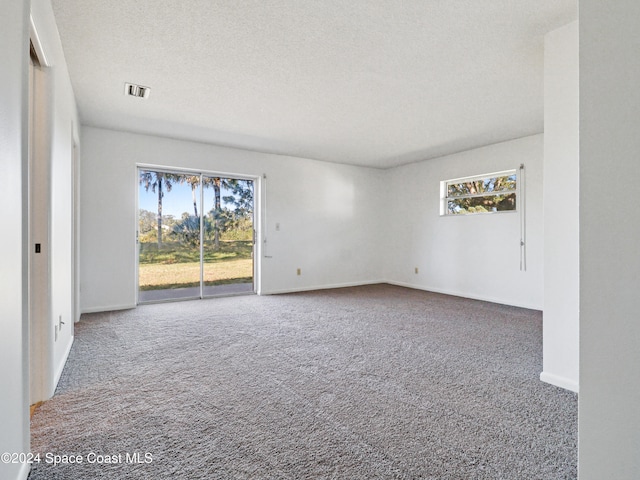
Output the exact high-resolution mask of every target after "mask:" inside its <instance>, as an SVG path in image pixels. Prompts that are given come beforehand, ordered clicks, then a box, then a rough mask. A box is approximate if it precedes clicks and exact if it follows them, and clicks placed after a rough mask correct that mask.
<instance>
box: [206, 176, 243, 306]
mask: <svg viewBox="0 0 640 480" xmlns="http://www.w3.org/2000/svg"><path fill="white" fill-rule="evenodd" d="M202 185H203V193H202V199H203V200H202V202H203V212H204V222H203V224H204V232H203V233H204V235H203V237H204V239H203V240H204V241H203V256H202V260H203V287H202V288H203V296H213V295H231V294H237V293H252V292H254V285H253V249H254V244H253V241H254V234H253V232H254V230H253V227H254V226H253V212H254V195H253V192H254V185H253V181H252V180H243V179H235V178H223V177H214V176H203V177H202Z"/></svg>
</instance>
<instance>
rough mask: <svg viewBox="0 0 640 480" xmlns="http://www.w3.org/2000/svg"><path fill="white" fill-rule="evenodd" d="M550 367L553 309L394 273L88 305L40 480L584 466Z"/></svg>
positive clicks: (39, 425) (538, 473)
mask: <svg viewBox="0 0 640 480" xmlns="http://www.w3.org/2000/svg"><path fill="white" fill-rule="evenodd" d="M541 369H542V321H541V314H540V312H535V311H531V310H524V309H519V308H515V307H508V306H503V305H496V304H490V303H485V302H480V301H475V300H468V299H462V298H457V297H450V296H446V295H439V294H433V293H428V292H421V291H415V290H409V289H404V288H400V287H394V286H389V285H375V286H370V287H358V288H346V289H339V290H327V291H318V292H310V293H299V294H292V295H277V296H267V297H259V296H245V297H232V298H218V299H212V300H196V301H190V302H182V303H170V304H157V305H146V306H142V307H139V308H137V309H136V310H130V311H122V312H113V313H102V314H91V315H83V317H82V321H81V322H80V323H79V324H77V326H76V339H75V343H74V346H73V349H72V351H71V354H70V358H69V360H68V362H67V365H66V368H65V370H64V373H63V375H62V379H61V381H60V384H59V387H58V390H57V393H56V396H55V397H54V398H53V399H52V400H50V401H48V402H46V403H45V404H44V405H43V406H41V407H40V408H39V409H38V410H37V411H36V413H35V415H34V417H33V419H32V425H31V427H32V451H33V452H40V453H41V454H42V455H45V453H47V452H50V453H53V454H58V455H82V461H83V463H82V464H79V465H77V464H76V465H72V464H66V465H58V466H53V465H51V464H47V463H46V462H45V461H44V459H45V457H44V456H43V457H42V459H43V461H42V462H41V463H40V464H35V465H34V466H33V469H32V472H31V475H30V477H29V478H30V479H31V480H37V479H47V480H51V479H97V478H105V479H125V478H127V479H128V478H131V479H165V478H166V479H169V478H171V479H176V478H178V479H329V478H333V479H385V478H389V479H394V478H399V479H420V478H423V479H509V480H514V479H527V480H531V479H544V480H550V479H571V478H576V476H577V474H576V455H577V454H576V452H577V449H576V444H577V397H576V395H574V394H572V393H570V392H567V391H564V390H561V389H558V388H556V387H553V386H550V385H547V384H545V383H542V382H540V380H539V374H540V371H541ZM91 453H94V454H100V455H111V456H112V458H111V459H112V460H115V461H116V462H119V461H120V460H121V462H122V463H113V464H104V463H102V464H99V463H88V461H90V460H96V458H95V457H93V456H90V454H91ZM133 453H139V454H140V455H141V456H140V459H139V461H140V462H144V460H145V457H144V455H145V453H148V454H150V457H148V458H147V459H148V460H151V461H150V463H137V462H135V461H132V460H133V458H132V454H133ZM127 454H129V458H127ZM118 455H120V457H119V456H118ZM97 460H100V458H97ZM127 460H129V461H128V462H127Z"/></svg>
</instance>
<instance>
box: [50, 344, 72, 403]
mask: <svg viewBox="0 0 640 480" xmlns="http://www.w3.org/2000/svg"><path fill="white" fill-rule="evenodd" d="M74 338H75V337H74V336H72V337H71V339H70V340H69V344H68V345H67V348H66V350H65V352H64V356H63V357H62V361H61V362H60V365H58V368H56V372H55V376H54V377H53V391H54V392H55V390H56V388H57V387H58V382H59V381H60V377H61V376H62V371H63V370H64V366H65V364H66V363H67V358H69V353H71V347H72V346H73V340H74ZM51 395H52V396H53V393H52V394H51Z"/></svg>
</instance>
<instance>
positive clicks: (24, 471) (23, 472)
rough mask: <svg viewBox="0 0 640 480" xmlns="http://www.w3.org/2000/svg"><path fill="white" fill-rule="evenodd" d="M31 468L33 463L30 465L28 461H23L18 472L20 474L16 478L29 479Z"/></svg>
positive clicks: (20, 479)
mask: <svg viewBox="0 0 640 480" xmlns="http://www.w3.org/2000/svg"><path fill="white" fill-rule="evenodd" d="M30 470H31V465H29V464H28V463H23V464H22V465H21V466H20V471H19V472H18V476H17V477H16V480H27V477H28V476H29V471H30Z"/></svg>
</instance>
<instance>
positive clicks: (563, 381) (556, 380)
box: [540, 372, 580, 393]
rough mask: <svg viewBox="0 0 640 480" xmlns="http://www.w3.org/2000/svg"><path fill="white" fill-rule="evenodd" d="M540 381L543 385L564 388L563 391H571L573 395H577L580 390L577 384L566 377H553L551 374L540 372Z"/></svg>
mask: <svg viewBox="0 0 640 480" xmlns="http://www.w3.org/2000/svg"><path fill="white" fill-rule="evenodd" d="M540 380H542V381H543V382H545V383H549V384H551V385H555V386H556V387H560V388H564V389H565V390H571V391H572V392H575V393H578V391H579V389H580V388H579V387H580V386H579V385H578V382H576V381H574V380H571V379H569V378H566V377H561V376H559V375H554V374H553V373H548V372H542V373H541V374H540Z"/></svg>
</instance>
